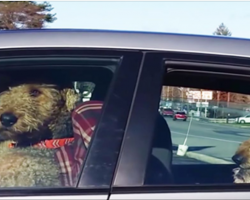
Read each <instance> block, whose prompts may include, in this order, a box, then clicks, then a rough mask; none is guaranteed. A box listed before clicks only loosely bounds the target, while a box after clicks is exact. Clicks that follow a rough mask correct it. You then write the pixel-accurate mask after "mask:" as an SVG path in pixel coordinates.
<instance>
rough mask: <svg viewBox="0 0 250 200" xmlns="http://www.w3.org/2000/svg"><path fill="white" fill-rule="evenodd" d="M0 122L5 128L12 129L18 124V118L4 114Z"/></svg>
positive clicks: (0, 117)
mask: <svg viewBox="0 0 250 200" xmlns="http://www.w3.org/2000/svg"><path fill="white" fill-rule="evenodd" d="M0 121H1V123H2V125H3V126H5V127H11V126H13V125H14V124H15V123H16V122H17V117H16V116H15V115H14V114H12V113H3V114H2V115H1V116H0Z"/></svg>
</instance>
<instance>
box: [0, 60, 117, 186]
mask: <svg viewBox="0 0 250 200" xmlns="http://www.w3.org/2000/svg"><path fill="white" fill-rule="evenodd" d="M50 60H53V59H52V58H51V57H50ZM55 61H56V59H55V60H54V62H55ZM51 62H52V61H51ZM63 62H67V61H65V59H64V60H63ZM72 62H73V61H72ZM78 62H79V64H78V65H79V66H81V67H79V66H78V67H74V66H72V67H70V68H68V67H64V66H63V64H62V67H60V63H61V62H60V59H59V60H58V61H57V67H56V68H53V63H50V62H48V63H47V66H49V67H47V68H46V67H45V68H44V67H43V68H39V67H36V66H34V65H35V64H33V65H32V64H30V66H32V68H28V69H27V68H24V67H23V68H22V65H21V64H22V62H21V61H20V62H19V63H18V66H19V68H15V69H13V70H10V69H9V70H5V69H2V68H1V67H2V66H4V63H0V77H1V79H0V85H1V91H0V92H1V93H0V154H1V157H0V187H32V188H33V187H75V186H76V185H77V182H78V181H79V178H80V175H81V170H82V168H83V166H84V161H85V158H86V155H87V153H88V150H89V146H90V144H91V142H92V138H93V135H94V132H95V127H97V126H98V120H99V118H100V115H101V113H102V108H103V104H104V103H105V98H106V94H107V93H108V91H109V88H110V84H111V82H112V79H113V76H114V74H115V72H116V68H117V67H118V66H119V63H120V60H119V59H118V58H108V59H103V61H102V62H103V63H101V62H100V58H98V57H96V58H95V57H93V56H92V57H91V58H87V62H86V63H85V61H84V59H83V58H81V60H78ZM96 62H98V66H96ZM50 64H51V65H50ZM89 66H91V67H89ZM95 66H96V67H95ZM34 68H36V69H35V71H34ZM20 74H22V75H20Z"/></svg>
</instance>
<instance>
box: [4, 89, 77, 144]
mask: <svg viewBox="0 0 250 200" xmlns="http://www.w3.org/2000/svg"><path fill="white" fill-rule="evenodd" d="M73 93H74V90H72V89H64V90H60V89H58V88H57V87H56V85H46V84H23V85H19V86H15V87H12V88H9V90H8V91H4V92H2V93H1V94H0V139H1V140H14V141H18V140H20V138H22V139H23V138H26V139H30V140H33V138H41V139H42V137H44V135H43V134H46V128H48V127H49V124H50V123H51V122H52V121H53V120H55V119H56V118H58V117H59V115H60V113H61V112H62V111H63V112H66V111H70V110H71V109H73V107H74V103H75V102H76V101H77V96H76V95H73Z"/></svg>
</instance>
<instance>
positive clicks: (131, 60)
mask: <svg viewBox="0 0 250 200" xmlns="http://www.w3.org/2000/svg"><path fill="white" fill-rule="evenodd" d="M54 54H56V55H60V56H63V55H70V56H74V55H80V56H92V57H93V56H97V57H100V56H103V57H119V58H121V64H120V66H118V67H117V69H116V70H115V73H114V76H113V79H112V81H111V84H110V88H109V90H108V92H107V95H106V98H105V100H104V105H103V109H102V114H101V117H100V119H99V123H98V125H97V127H96V129H95V132H94V136H93V138H92V141H91V143H90V146H89V150H88V152H87V154H86V157H85V161H84V164H83V169H82V171H81V174H80V176H79V181H78V184H77V186H76V187H75V188H74V187H73V188H66V187H62V188H35V189H33V188H32V189H31V188H24V189H17V188H15V189H14V188H13V189H12V188H7V189H1V188H0V198H1V197H2V196H13V195H14V196H19V195H25V196H41V195H47V194H48V195H57V196H58V195H83V194H84V195H93V194H94V195H95V196H96V195H99V194H100V195H108V194H109V192H110V188H111V184H112V178H113V175H114V172H115V167H116V164H117V159H118V155H119V152H120V147H121V143H122V140H123V134H124V130H125V126H126V123H127V119H128V115H129V111H130V106H131V102H132V98H133V95H134V90H135V86H136V83H137V79H138V74H139V71H140V68H141V62H142V58H143V54H142V53H141V52H140V51H137V50H121V49H119V50H118V49H98V48H91V49H89V48H79V47H76V48H72V47H70V48H64V47H57V48H54V47H46V48H25V49H24V48H23V49H18V48H17V49H1V50H0V58H1V57H4V58H6V57H7V58H8V57H9V58H10V59H11V58H15V57H29V58H32V57H33V56H51V55H54ZM128 79H129V81H128ZM124 88H126V90H124ZM113 119H116V120H113ZM104 134H105V137H103V135H104ZM114 138H115V140H114ZM110 141H112V143H111V142H110ZM107 146H108V147H109V148H107ZM100 152H101V153H100ZM104 160H105V162H103V161H104ZM105 163H108V164H109V166H107V165H106V164H105ZM91 165H98V166H99V168H88V167H86V166H91ZM90 177H91V178H90Z"/></svg>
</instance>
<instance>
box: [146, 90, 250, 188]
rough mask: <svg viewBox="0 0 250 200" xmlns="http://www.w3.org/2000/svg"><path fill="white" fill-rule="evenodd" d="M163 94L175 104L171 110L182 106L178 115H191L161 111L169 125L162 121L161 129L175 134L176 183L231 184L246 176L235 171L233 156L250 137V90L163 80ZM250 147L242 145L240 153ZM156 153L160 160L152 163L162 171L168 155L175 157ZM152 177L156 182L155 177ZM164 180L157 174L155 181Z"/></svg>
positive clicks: (174, 165) (174, 168)
mask: <svg viewBox="0 0 250 200" xmlns="http://www.w3.org/2000/svg"><path fill="white" fill-rule="evenodd" d="M160 98H161V101H164V102H166V103H167V104H171V105H172V109H178V110H179V111H177V112H176V114H184V115H185V114H186V117H173V118H170V117H167V116H165V115H164V114H162V113H161V112H159V113H160V115H161V117H162V118H163V119H164V122H165V123H166V125H165V126H168V127H169V130H168V129H167V128H166V127H165V128H164V127H163V126H162V129H160V128H158V129H157V128H156V129H157V130H158V131H159V132H160V131H162V132H164V131H165V133H166V134H169V133H170V134H171V140H172V152H173V156H172V164H171V170H172V171H171V175H172V178H173V182H171V184H172V183H174V184H187V185H189V184H191V185H193V184H216V183H221V184H222V183H227V184H230V183H233V182H234V177H235V176H237V177H238V178H239V179H241V173H242V172H240V173H238V172H237V173H238V174H237V173H236V172H235V171H234V169H237V166H236V165H235V160H233V159H232V158H233V156H234V155H235V153H236V151H237V149H238V148H239V146H240V145H241V144H242V143H243V142H244V141H247V140H249V138H250V133H249V128H250V120H249V119H248V118H249V116H250V115H249V110H247V109H245V108H246V107H247V106H248V103H249V101H250V95H248V94H243V93H235V92H225V91H217V90H208V89H204V88H187V87H182V88H181V89H180V88H179V87H174V86H167V85H166V86H165V85H164V86H163V87H162V92H161V97H160ZM164 122H162V123H164ZM156 126H157V125H156ZM169 131H170V132H169ZM248 147H250V146H248ZM247 152H248V150H244V151H243V150H242V152H241V154H244V155H246V154H247ZM153 155H154V156H155V160H154V159H151V161H149V165H152V163H154V167H155V168H154V169H155V170H156V169H158V170H160V169H161V168H160V166H161V165H162V167H163V166H164V159H165V160H166V159H167V157H169V156H170V155H168V154H164V153H163V152H161V153H160V152H158V153H155V154H153ZM169 159H171V158H169ZM156 160H158V161H159V163H158V164H157V161H156ZM150 162H151V164H150ZM156 166H158V168H157V167H156ZM165 167H166V168H167V167H168V166H167V164H165ZM246 167H247V164H246ZM166 173H167V172H166ZM236 174H237V175H236ZM154 175H155V174H154ZM233 175H234V176H233ZM159 176H160V175H159ZM156 179H157V178H155V179H154V181H156ZM150 180H151V183H153V182H154V181H153V178H152V177H151V179H150ZM160 180H161V179H160V178H159V177H158V181H156V182H155V183H158V184H160V183H161V181H160ZM162 183H164V184H166V181H162ZM145 184H150V181H149V182H146V183H145Z"/></svg>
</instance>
